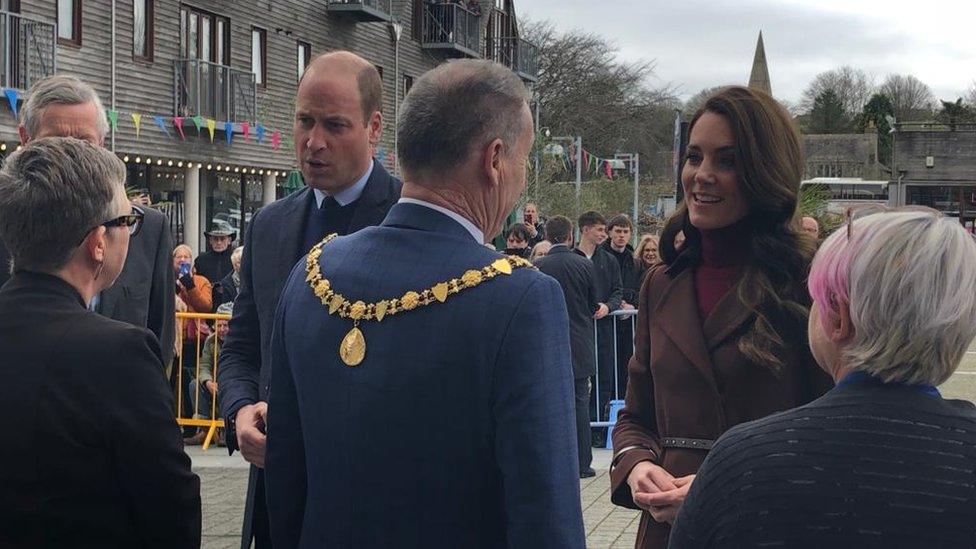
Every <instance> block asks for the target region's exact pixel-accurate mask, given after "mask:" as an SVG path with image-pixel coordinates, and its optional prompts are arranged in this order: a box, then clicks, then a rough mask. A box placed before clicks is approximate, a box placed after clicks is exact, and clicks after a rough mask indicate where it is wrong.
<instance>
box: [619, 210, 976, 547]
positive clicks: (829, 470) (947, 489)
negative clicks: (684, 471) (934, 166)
mask: <svg viewBox="0 0 976 549" xmlns="http://www.w3.org/2000/svg"><path fill="white" fill-rule="evenodd" d="M868 211H870V210H868ZM908 258H910V259H908ZM906 260H907V261H908V264H907V265H906ZM906 267H907V268H906ZM973 272H976V243H974V242H973V239H972V236H971V235H969V234H968V233H967V232H966V231H965V229H963V227H962V225H960V224H959V222H958V221H957V220H956V219H954V218H951V217H942V215H941V213H939V212H937V211H935V210H929V211H919V210H913V211H895V212H887V213H874V214H868V215H864V216H859V217H854V218H853V221H848V225H847V226H846V227H841V228H840V229H839V230H837V231H836V232H835V233H834V234H833V235H831V236H830V237H829V238H827V240H826V241H825V242H824V244H823V246H822V247H821V248H820V250H819V252H818V253H817V256H816V259H815V260H814V262H813V266H812V267H811V269H810V278H809V287H810V294H811V297H812V298H813V302H814V304H813V307H812V309H811V311H810V323H809V328H808V333H809V340H810V348H811V350H812V351H813V356H814V358H816V360H817V363H818V364H819V365H820V367H821V368H822V369H823V370H824V371H825V372H826V373H828V374H829V375H830V376H831V377H832V378H833V379H834V380H835V381H836V382H837V386H836V387H835V388H834V389H832V390H831V391H830V392H828V393H827V394H826V395H824V396H823V397H821V398H819V399H817V400H815V401H813V402H811V403H810V404H807V405H805V406H802V407H800V408H796V409H793V410H789V411H786V412H780V413H778V414H774V415H771V416H767V417H766V418H763V419H760V420H757V421H754V422H751V423H743V424H740V425H739V426H737V427H734V428H733V429H730V430H729V431H727V432H726V433H725V434H724V435H722V436H721V437H720V438H719V439H718V441H717V442H716V443H715V445H714V447H713V448H712V450H711V453H710V454H709V455H708V457H707V458H706V459H705V462H704V464H702V466H701V468H700V469H699V470H698V473H697V475H696V476H694V480H693V481H692V482H691V489H690V491H689V492H688V495H687V498H686V499H685V501H684V505H683V506H682V508H681V510H680V512H679V514H678V517H677V521H676V522H675V524H674V528H673V530H672V532H671V540H670V542H671V543H670V545H669V547H672V548H678V549H685V548H700V547H767V546H768V547H772V546H775V547H886V548H887V547H973V546H974V543H976V507H974V506H973V502H974V501H976V484H974V482H973V468H974V464H976V406H974V405H973V403H971V402H969V401H964V400H950V399H946V398H943V396H942V395H941V393H940V392H939V390H938V389H936V387H938V386H940V385H942V384H943V383H944V382H945V381H946V380H947V379H948V378H949V377H950V376H951V375H952V374H953V372H955V370H956V369H957V368H958V367H959V364H960V362H961V361H962V359H963V357H964V356H965V355H966V351H967V349H968V347H969V345H970V343H971V342H972V341H973V338H974V337H976V278H974V277H973ZM892 296H896V297H894V299H893V298H892ZM637 488H638V491H637V494H636V495H635V498H636V499H637V500H638V501H640V502H641V503H642V504H644V505H661V504H665V503H666V502H665V500H666V499H669V497H670V496H664V495H662V494H660V493H646V492H647V491H646V490H645V489H643V488H640V487H637ZM649 491H650V492H656V490H654V489H652V490H649ZM641 492H645V493H641Z"/></svg>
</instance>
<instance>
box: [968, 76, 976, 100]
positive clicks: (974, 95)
mask: <svg viewBox="0 0 976 549" xmlns="http://www.w3.org/2000/svg"><path fill="white" fill-rule="evenodd" d="M966 101H967V102H968V103H969V104H970V105H976V80H973V83H972V84H970V85H969V91H967V92H966Z"/></svg>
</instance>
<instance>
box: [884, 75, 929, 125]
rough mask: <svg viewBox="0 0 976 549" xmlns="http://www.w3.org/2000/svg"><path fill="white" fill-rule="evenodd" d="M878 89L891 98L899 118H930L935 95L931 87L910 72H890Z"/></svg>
mask: <svg viewBox="0 0 976 549" xmlns="http://www.w3.org/2000/svg"><path fill="white" fill-rule="evenodd" d="M878 91H879V92H880V93H883V94H885V95H887V96H888V98H889V99H891V105H892V106H893V107H894V108H895V118H896V119H898V120H903V121H904V120H912V119H919V118H929V117H930V116H931V114H932V108H933V106H934V104H935V96H934V95H932V90H931V88H929V87H928V85H927V84H925V82H922V81H921V80H919V79H918V78H915V77H914V76H912V75H910V74H904V75H902V74H889V75H888V77H887V78H885V81H884V82H883V83H882V84H881V86H880V87H879V88H878Z"/></svg>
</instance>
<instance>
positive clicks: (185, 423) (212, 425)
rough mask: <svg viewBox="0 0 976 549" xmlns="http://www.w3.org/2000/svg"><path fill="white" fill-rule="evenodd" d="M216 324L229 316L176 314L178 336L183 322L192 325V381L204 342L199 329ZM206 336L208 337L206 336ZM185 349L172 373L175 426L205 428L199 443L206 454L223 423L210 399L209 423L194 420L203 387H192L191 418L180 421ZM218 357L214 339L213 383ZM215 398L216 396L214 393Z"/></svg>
mask: <svg viewBox="0 0 976 549" xmlns="http://www.w3.org/2000/svg"><path fill="white" fill-rule="evenodd" d="M217 320H228V321H229V320H230V315H218V314H213V313H176V329H177V331H178V333H180V334H185V333H186V332H185V331H184V327H185V323H186V322H195V323H196V345H195V349H196V360H195V361H194V364H196V368H195V369H196V372H195V373H194V376H193V377H194V379H200V355H201V354H202V352H203V346H204V341H205V336H204V335H203V333H202V330H201V325H203V324H204V323H206V322H208V321H217ZM207 335H209V334H207ZM185 348H186V342H185V341H184V342H183V346H182V347H181V349H180V357H179V360H178V361H177V364H176V366H177V370H176V372H177V373H176V423H177V424H179V425H180V426H181V427H205V428H207V436H206V438H205V439H204V441H203V449H204V450H206V449H208V448H209V447H210V443H211V441H213V439H214V435H215V434H216V432H217V429H218V428H223V427H224V420H223V419H220V418H218V417H217V411H218V410H219V409H220V407H219V406H218V405H217V400H218V396H217V395H214V396H213V397H211V399H210V419H202V418H201V419H197V418H196V416H198V415H200V392H201V391H206V390H207V389H206V387H202V386H201V385H200V384H199V383H197V384H196V395H194V396H195V398H194V399H193V402H194V403H195V405H194V407H193V414H192V417H189V418H187V417H183V398H184V395H183V387H184V384H183V371H184V367H183V364H184V359H185V358H186V357H185V356H184V354H185V353H184V352H183V350H184V349H185ZM219 355H220V340H219V339H217V338H214V352H213V379H214V382H216V380H217V359H218V357H219ZM218 395H219V392H218Z"/></svg>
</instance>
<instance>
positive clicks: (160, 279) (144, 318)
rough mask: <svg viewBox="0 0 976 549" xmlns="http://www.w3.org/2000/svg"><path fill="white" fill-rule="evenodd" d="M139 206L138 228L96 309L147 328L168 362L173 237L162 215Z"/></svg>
mask: <svg viewBox="0 0 976 549" xmlns="http://www.w3.org/2000/svg"><path fill="white" fill-rule="evenodd" d="M140 209H141V210H142V211H143V212H144V217H143V219H142V229H141V230H140V231H139V234H138V235H136V237H135V238H133V239H132V240H130V241H129V255H128V256H126V258H125V267H123V269H122V274H120V275H119V278H118V279H117V280H116V281H115V284H113V285H112V287H111V288H109V289H107V290H105V291H104V292H102V293H101V295H100V296H99V301H98V307H97V309H96V311H97V312H98V313H99V314H101V315H104V316H107V317H108V318H111V319H114V320H119V321H122V322H128V323H129V324H133V325H135V326H140V327H145V328H148V329H149V331H151V332H152V333H154V334H156V337H157V338H159V346H160V348H161V349H162V350H163V364H169V362H170V360H172V358H173V341H174V339H175V337H176V322H175V320H174V319H175V315H176V300H175V295H174V294H173V287H174V286H175V284H176V281H175V278H174V274H173V239H172V237H171V236H170V232H169V224H168V221H167V219H166V216H165V215H163V214H162V213H160V212H158V211H156V210H154V209H153V208H140Z"/></svg>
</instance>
